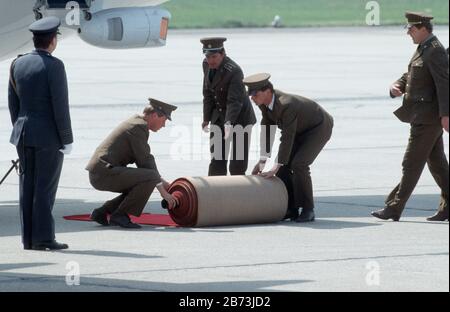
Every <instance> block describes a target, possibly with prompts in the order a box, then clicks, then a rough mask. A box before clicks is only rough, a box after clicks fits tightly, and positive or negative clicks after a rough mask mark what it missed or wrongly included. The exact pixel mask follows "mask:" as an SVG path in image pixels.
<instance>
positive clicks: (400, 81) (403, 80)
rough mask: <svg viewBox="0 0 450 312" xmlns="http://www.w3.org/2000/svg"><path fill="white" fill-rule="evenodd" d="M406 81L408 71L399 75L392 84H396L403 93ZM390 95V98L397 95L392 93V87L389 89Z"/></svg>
mask: <svg viewBox="0 0 450 312" xmlns="http://www.w3.org/2000/svg"><path fill="white" fill-rule="evenodd" d="M407 81H408V73H404V74H403V76H402V77H400V79H398V80H397V81H395V82H394V83H393V84H392V85H393V86H395V85H396V86H398V88H399V89H400V91H401V92H402V93H405V91H406V83H407ZM390 95H391V98H395V97H397V95H395V94H393V93H392V89H391V90H390Z"/></svg>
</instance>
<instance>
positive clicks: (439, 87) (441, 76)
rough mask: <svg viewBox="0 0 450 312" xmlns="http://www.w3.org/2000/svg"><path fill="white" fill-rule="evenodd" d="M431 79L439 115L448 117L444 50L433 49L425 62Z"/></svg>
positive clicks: (446, 73) (446, 64)
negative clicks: (434, 87)
mask: <svg viewBox="0 0 450 312" xmlns="http://www.w3.org/2000/svg"><path fill="white" fill-rule="evenodd" d="M425 63H426V64H427V66H428V69H429V71H430V73H431V76H432V77H433V81H434V85H435V86H436V93H437V97H438V101H439V114H440V116H441V117H448V111H449V97H448V57H447V53H446V51H445V50H444V49H438V48H437V49H433V51H432V54H431V55H430V58H429V61H428V62H425Z"/></svg>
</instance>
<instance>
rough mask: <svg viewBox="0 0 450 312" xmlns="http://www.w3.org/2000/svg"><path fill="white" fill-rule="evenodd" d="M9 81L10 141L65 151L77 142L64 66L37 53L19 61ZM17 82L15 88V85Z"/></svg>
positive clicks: (41, 51) (60, 62)
mask: <svg viewBox="0 0 450 312" xmlns="http://www.w3.org/2000/svg"><path fill="white" fill-rule="evenodd" d="M11 75H12V77H11V78H13V79H10V81H9V88H8V106H9V111H10V114H11V121H12V124H13V127H14V128H13V132H12V134H11V139H10V142H11V143H12V144H14V145H16V146H17V145H18V144H19V141H20V139H21V138H22V135H23V140H24V144H25V146H31V147H41V148H61V147H62V146H63V145H66V144H71V143H73V134H72V126H71V121H70V112H69V98H68V88H67V77H66V71H65V68H64V64H63V62H62V61H60V60H59V59H57V58H55V57H53V56H52V55H51V54H50V53H48V52H47V51H43V50H35V51H33V52H31V53H29V54H26V55H24V56H21V57H19V58H17V59H16V60H15V62H14V63H13V66H12V69H11ZM12 81H14V82H15V87H14V86H13V82H12Z"/></svg>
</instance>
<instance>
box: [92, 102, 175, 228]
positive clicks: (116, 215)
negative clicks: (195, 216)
mask: <svg viewBox="0 0 450 312" xmlns="http://www.w3.org/2000/svg"><path fill="white" fill-rule="evenodd" d="M176 109H177V107H175V106H172V105H169V104H166V103H163V102H160V101H157V100H153V99H150V105H149V106H148V107H146V108H145V109H144V112H143V115H135V116H133V117H131V118H129V119H128V120H126V121H124V122H123V123H122V124H120V125H119V126H118V127H117V128H116V129H115V130H114V131H113V132H112V133H111V134H110V135H109V136H108V137H107V138H106V139H105V141H103V143H102V144H101V145H100V146H99V147H98V148H97V150H96V151H95V153H94V155H93V156H92V158H91V160H90V162H89V164H88V166H87V167H86V170H88V171H89V180H90V182H91V184H92V186H93V187H94V188H95V189H97V190H100V191H109V192H115V193H121V195H119V196H118V197H116V198H114V199H112V200H110V201H107V202H106V203H105V204H104V205H103V206H102V207H100V208H98V209H96V210H94V211H93V213H92V215H91V219H92V220H93V221H96V222H97V223H99V224H101V225H105V226H106V225H109V224H111V225H119V226H121V227H123V228H140V226H139V225H137V224H135V223H132V222H131V220H130V218H129V215H133V216H136V217H139V216H140V215H141V214H142V211H143V210H144V208H145V205H146V204H147V202H148V200H149V198H150V195H151V194H152V193H153V190H154V189H155V187H156V188H157V189H158V191H159V192H160V193H161V196H162V197H163V198H164V199H165V200H166V201H167V202H168V203H169V206H170V207H174V206H175V205H176V204H177V202H176V199H175V198H174V197H173V196H172V195H170V194H169V193H168V192H167V189H168V187H169V183H168V182H166V181H165V180H164V179H162V178H161V176H160V174H159V172H158V168H157V167H156V163H155V158H154V157H153V155H151V154H150V146H149V145H148V142H147V141H148V138H149V130H150V131H153V132H158V131H159V130H160V129H161V128H163V127H165V124H166V120H167V119H169V120H172V119H171V113H172V111H174V110H176ZM133 163H135V164H136V166H137V168H129V167H127V165H129V164H133ZM107 214H110V215H111V217H110V220H109V222H108V219H107Z"/></svg>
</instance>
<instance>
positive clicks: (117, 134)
mask: <svg viewBox="0 0 450 312" xmlns="http://www.w3.org/2000/svg"><path fill="white" fill-rule="evenodd" d="M148 138H149V132H148V128H147V122H146V121H145V120H144V119H143V118H142V117H141V116H139V115H135V116H133V117H131V118H130V119H128V120H126V121H124V122H123V123H121V124H120V125H119V126H118V127H117V128H116V129H115V130H114V131H113V132H112V133H111V134H110V135H109V136H108V137H107V138H106V139H105V140H104V141H103V142H102V143H101V144H100V146H99V147H98V148H97V150H96V151H95V153H94V155H93V156H92V158H91V160H90V161H89V164H88V165H87V167H86V170H88V171H89V172H91V173H96V172H104V171H105V168H106V169H109V168H113V167H126V166H127V165H129V164H136V166H137V167H138V168H145V169H154V170H158V169H157V167H156V163H155V158H154V157H153V155H152V154H151V153H150V146H149V145H148Z"/></svg>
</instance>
